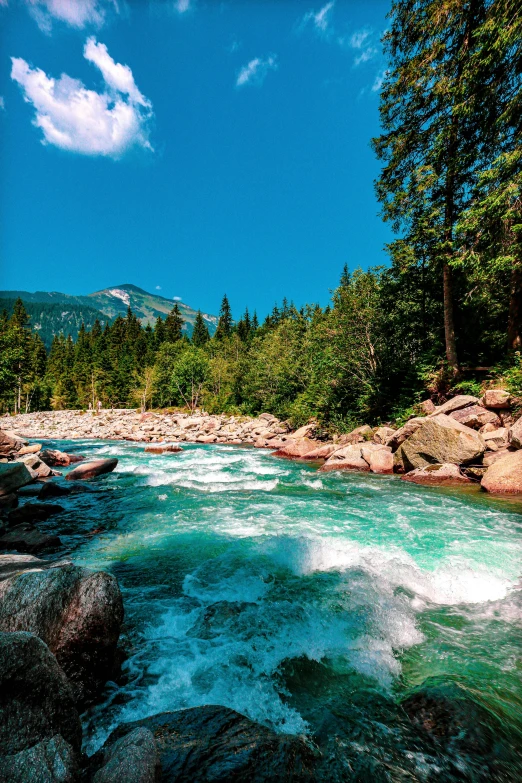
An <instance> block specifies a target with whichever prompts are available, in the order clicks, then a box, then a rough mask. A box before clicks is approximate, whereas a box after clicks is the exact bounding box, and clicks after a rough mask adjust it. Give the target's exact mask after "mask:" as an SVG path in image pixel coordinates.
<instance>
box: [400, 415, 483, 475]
mask: <svg viewBox="0 0 522 783" xmlns="http://www.w3.org/2000/svg"><path fill="white" fill-rule="evenodd" d="M485 450H486V444H485V442H484V439H483V437H482V435H480V434H479V433H478V432H476V431H475V430H472V429H471V428H470V427H466V426H464V425H463V424H459V422H457V421H455V419H452V418H451V417H450V416H445V415H444V414H439V415H437V416H435V417H431V416H430V417H429V418H427V419H424V421H423V424H422V425H421V426H420V427H419V429H418V430H417V431H416V432H414V433H413V435H412V436H411V437H410V438H408V440H407V441H405V442H404V443H403V444H402V445H401V447H400V449H399V451H397V453H396V455H395V458H396V459H395V464H396V465H397V466H398V467H399V468H400V467H401V466H403V467H404V470H405V471H406V472H408V471H409V470H414V469H415V468H422V467H425V466H426V465H431V464H434V463H439V464H441V465H443V464H444V463H447V462H453V463H454V464H455V465H465V464H466V463H469V462H473V461H474V460H477V459H478V458H479V457H481V456H482V455H483V454H484V452H485Z"/></svg>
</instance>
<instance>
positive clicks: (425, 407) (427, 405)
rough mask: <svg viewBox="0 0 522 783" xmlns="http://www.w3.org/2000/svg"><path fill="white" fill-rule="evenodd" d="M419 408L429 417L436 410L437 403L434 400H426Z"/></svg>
mask: <svg viewBox="0 0 522 783" xmlns="http://www.w3.org/2000/svg"><path fill="white" fill-rule="evenodd" d="M419 408H420V409H421V411H422V413H424V415H425V416H429V415H430V413H433V411H434V410H435V403H434V402H433V400H424V401H423V402H421V403H420V404H419Z"/></svg>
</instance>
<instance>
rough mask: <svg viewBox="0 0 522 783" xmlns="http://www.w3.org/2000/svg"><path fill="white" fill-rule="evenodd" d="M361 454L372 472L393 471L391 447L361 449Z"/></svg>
mask: <svg viewBox="0 0 522 783" xmlns="http://www.w3.org/2000/svg"><path fill="white" fill-rule="evenodd" d="M362 456H363V458H364V459H365V460H366V462H367V463H368V464H369V466H370V470H371V472H372V473H393V454H392V452H391V449H388V448H386V447H383V448H381V449H372V450H371V451H369V452H368V451H367V450H366V449H364V448H363V449H362Z"/></svg>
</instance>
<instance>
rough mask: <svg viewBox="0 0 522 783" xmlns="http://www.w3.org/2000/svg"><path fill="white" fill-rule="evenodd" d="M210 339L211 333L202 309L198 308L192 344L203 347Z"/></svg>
mask: <svg viewBox="0 0 522 783" xmlns="http://www.w3.org/2000/svg"><path fill="white" fill-rule="evenodd" d="M209 340H210V333H209V331H208V328H207V325H206V323H205V321H204V319H203V316H202V314H201V310H198V312H197V315H196V318H195V321H194V328H193V330H192V345H194V346H196V348H201V347H202V346H203V345H205V344H206V343H208V341H209Z"/></svg>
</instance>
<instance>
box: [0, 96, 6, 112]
mask: <svg viewBox="0 0 522 783" xmlns="http://www.w3.org/2000/svg"><path fill="white" fill-rule="evenodd" d="M0 109H2V110H4V109H5V100H4V98H3V96H2V95H0Z"/></svg>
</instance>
